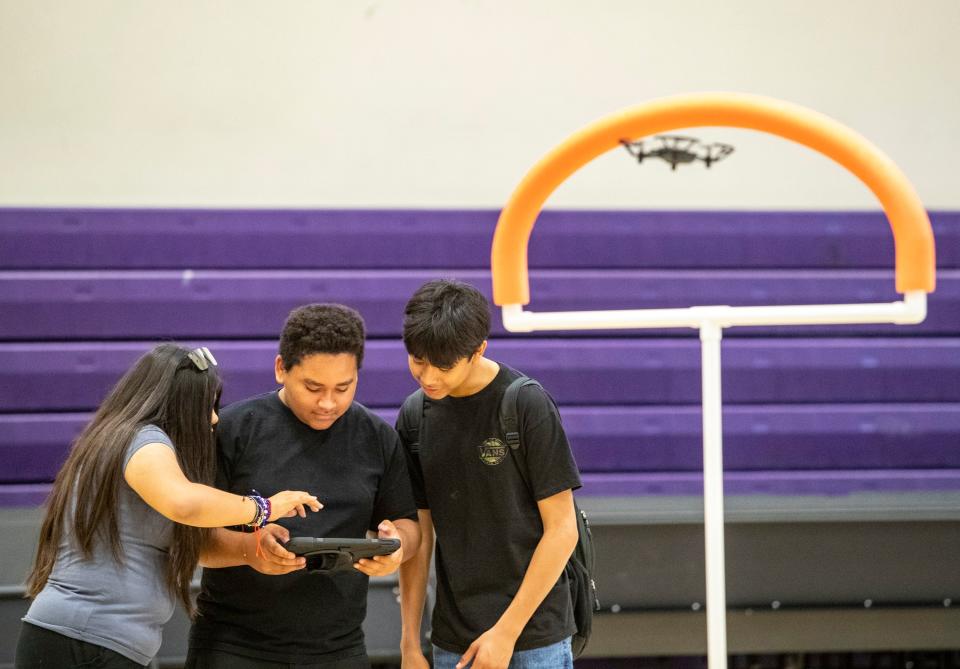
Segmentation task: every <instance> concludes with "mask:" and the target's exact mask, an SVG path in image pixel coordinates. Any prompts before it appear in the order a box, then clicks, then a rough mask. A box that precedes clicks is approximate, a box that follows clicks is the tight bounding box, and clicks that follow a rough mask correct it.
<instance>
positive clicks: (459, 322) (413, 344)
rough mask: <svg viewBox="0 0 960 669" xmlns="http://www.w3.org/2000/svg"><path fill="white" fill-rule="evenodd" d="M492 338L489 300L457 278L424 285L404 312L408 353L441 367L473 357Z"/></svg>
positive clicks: (408, 303)
mask: <svg viewBox="0 0 960 669" xmlns="http://www.w3.org/2000/svg"><path fill="white" fill-rule="evenodd" d="M489 336H490V304H489V302H487V298H485V297H484V296H483V293H481V292H480V291H479V290H477V289H476V288H474V287H473V286H471V285H470V284H469V283H464V282H463V281H458V280H456V279H437V280H435V281H428V282H427V283H425V284H423V285H422V286H420V288H418V289H417V292H415V293H414V294H413V296H412V297H411V298H410V300H409V301H408V302H407V306H406V308H405V309H404V312H403V344H404V346H406V348H407V353H409V354H410V355H412V356H414V357H416V358H421V359H423V360H427V361H429V362H430V364H431V365H436V366H437V367H441V368H443V367H452V366H453V365H455V364H456V363H457V361H458V360H460V359H461V358H469V357H470V356H472V355H473V354H474V353H475V352H476V350H477V349H478V348H479V347H480V345H481V344H483V342H484V341H485V340H486V339H487V338H488V337H489Z"/></svg>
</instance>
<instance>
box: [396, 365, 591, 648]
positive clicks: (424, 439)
mask: <svg viewBox="0 0 960 669" xmlns="http://www.w3.org/2000/svg"><path fill="white" fill-rule="evenodd" d="M519 375H520V374H519V373H518V372H516V371H515V370H512V369H510V368H508V367H506V366H504V365H500V371H499V373H498V374H497V376H496V377H495V378H494V379H493V381H491V382H490V383H489V384H488V385H487V386H486V387H485V388H483V389H482V390H481V391H480V392H478V393H476V394H474V395H470V396H469V397H446V398H444V399H442V400H439V401H434V400H431V399H430V398H428V397H425V398H424V408H423V417H422V420H421V424H420V431H419V441H420V453H419V465H418V462H417V457H416V456H414V455H412V454H411V453H410V451H409V448H406V449H405V450H406V451H407V456H408V463H409V469H410V472H411V478H412V480H413V490H414V497H415V498H416V502H417V507H418V508H421V509H429V510H430V514H431V517H432V519H433V525H434V528H435V532H436V538H437V544H436V572H437V601H436V605H435V606H434V610H433V633H432V641H433V643H435V644H436V645H437V646H439V647H440V648H443V649H444V650H448V651H450V652H454V653H462V652H464V651H465V650H466V649H467V648H468V647H469V645H470V644H471V643H472V642H473V641H474V640H475V639H476V638H477V637H478V636H480V635H481V634H483V633H484V632H485V631H487V630H488V629H490V628H491V627H492V626H493V625H494V624H495V623H496V622H497V620H498V619H499V618H500V616H501V615H502V614H503V612H504V611H505V610H506V608H507V607H508V606H509V604H510V602H511V601H512V600H513V597H514V596H515V595H516V593H517V590H518V589H519V587H520V583H521V582H522V581H523V576H524V574H525V573H526V570H527V567H528V565H529V563H530V558H531V557H532V556H533V551H534V550H535V549H536V547H537V543H538V542H539V541H540V538H541V537H542V536H543V523H542V521H541V518H540V512H539V509H538V508H537V504H536V501H537V500H541V499H545V498H547V497H550V496H551V495H555V494H556V493H558V492H561V491H563V490H570V489H576V488H579V487H580V475H579V473H578V472H577V465H576V463H575V462H574V459H573V454H572V453H571V452H570V445H569V443H568V442H567V437H566V435H565V434H564V431H563V427H562V426H561V424H560V416H559V415H558V414H557V411H556V408H555V407H554V405H553V402H552V400H551V399H550V398H549V397H548V396H547V395H546V393H544V392H543V390H542V389H540V388H538V387H536V386H525V387H523V388H522V389H521V390H520V393H519V396H518V405H519V418H520V430H521V434H522V438H521V446H520V447H521V448H522V449H523V451H524V456H523V457H524V462H525V464H526V471H525V472H524V474H523V475H521V473H520V470H519V469H518V466H519V463H518V460H517V458H516V457H515V456H514V455H513V454H512V453H510V452H509V447H507V446H506V444H504V442H503V434H502V433H501V430H500V424H499V418H498V414H499V409H500V401H501V399H502V398H503V393H504V391H505V390H506V388H507V386H508V385H509V384H510V382H511V381H512V380H513V379H515V378H517V377H518V376H519ZM397 429H398V431H399V432H400V433H401V435H404V434H406V431H405V425H404V423H403V414H402V413H401V415H400V418H399V419H398V424H397ZM404 445H405V446H406V447H408V446H409V444H406V443H405V444H404ZM524 476H525V477H526V480H524ZM575 631H576V624H575V623H574V620H573V610H572V607H571V603H570V592H569V587H568V585H567V581H566V576H565V575H561V577H560V579H559V580H558V581H557V584H556V585H555V586H554V587H553V589H552V590H551V591H550V593H549V594H548V595H547V596H546V598H545V599H544V600H543V603H542V604H541V605H540V606H539V608H537V610H536V612H535V613H534V614H533V616H532V617H531V618H530V621H529V622H528V623H527V625H526V627H524V629H523V632H522V633H521V635H520V637H519V638H518V639H517V643H516V646H515V649H516V650H529V649H531V648H540V647H543V646H547V645H549V644H552V643H556V642H558V641H560V640H562V639H565V638H567V637H568V636H570V635H572V634H573V633H574V632H575Z"/></svg>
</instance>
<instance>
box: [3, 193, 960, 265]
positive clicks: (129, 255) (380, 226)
mask: <svg viewBox="0 0 960 669" xmlns="http://www.w3.org/2000/svg"><path fill="white" fill-rule="evenodd" d="M497 215H498V212H496V211H492V210H419V211H411V210H387V209H378V210H328V211H323V210H320V211H317V210H311V211H306V210H246V211H225V210H149V209H146V210H124V209H119V210H116V209H115V210H96V209H15V208H13V209H2V208H0V267H4V268H8V269H14V268H22V269H44V268H48V269H66V268H90V267H95V268H130V269H133V268H140V269H159V268H183V267H193V268H200V267H205V268H308V269H313V268H318V267H324V268H328V269H336V268H407V269H412V268H443V269H446V268H448V266H449V263H450V253H451V249H456V253H457V258H456V266H457V267H458V268H461V269H466V268H472V269H483V268H486V267H488V266H489V249H490V238H491V235H492V233H493V229H494V226H495V225H496V221H497ZM931 221H932V224H933V228H934V233H935V235H936V237H937V242H938V255H939V258H940V261H941V266H943V267H958V266H960V214H958V213H957V212H933V213H932V214H931ZM892 262H893V238H892V234H891V233H890V228H889V224H888V223H887V221H886V219H885V217H884V215H883V214H882V213H881V212H746V211H739V212H738V211H723V212H717V211H655V212H650V211H648V212H628V211H545V212H543V213H542V214H541V215H540V217H539V219H538V221H537V224H536V226H535V227H534V232H533V236H532V241H531V245H530V264H531V267H564V268H584V267H604V268H616V267H621V268H638V267H644V268H670V269H677V268H696V267H704V268H709V267H713V268H769V267H776V268H784V269H786V268H835V267H846V268H885V267H889V266H891V265H892Z"/></svg>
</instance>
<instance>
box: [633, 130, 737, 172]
mask: <svg viewBox="0 0 960 669" xmlns="http://www.w3.org/2000/svg"><path fill="white" fill-rule="evenodd" d="M651 141H652V144H653V147H652V148H651V149H650V150H648V151H645V150H644V148H643V140H639V141H636V142H628V141H627V140H625V139H621V140H620V143H621V144H623V148H625V149H626V150H627V152H628V153H629V154H630V155H631V156H633V157H634V158H636V159H637V162H638V163H642V162H643V159H644V158H660V159H661V160H664V161H666V162H668V163H670V169H672V170H675V169H677V165H680V164H686V163H692V162H693V161H695V160H700V161H702V162H704V163H705V164H706V166H707V167H710V165H712V164H713V163H715V162H717V161H718V160H723V159H724V158H726V157H727V156H729V155H730V154H731V153H733V147H732V146H730V145H729V144H721V143H720V142H714V143H713V144H701V143H700V140H699V139H696V138H694V137H683V136H681V135H656V136H655V137H654V138H653V140H651Z"/></svg>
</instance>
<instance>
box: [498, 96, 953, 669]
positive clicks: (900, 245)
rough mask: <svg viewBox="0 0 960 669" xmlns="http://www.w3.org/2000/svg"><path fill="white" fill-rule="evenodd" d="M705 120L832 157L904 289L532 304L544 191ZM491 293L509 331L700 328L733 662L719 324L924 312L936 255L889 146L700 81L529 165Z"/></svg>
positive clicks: (710, 575)
mask: <svg viewBox="0 0 960 669" xmlns="http://www.w3.org/2000/svg"><path fill="white" fill-rule="evenodd" d="M700 126H725V127H734V128H745V129H751V130H758V131H761V132H766V133H770V134H773V135H777V136H779V137H783V138H785V139H789V140H792V141H794V142H797V143H799V144H802V145H804V146H807V147H809V148H811V149H813V150H815V151H818V152H820V153H822V154H823V155H825V156H827V157H828V158H831V159H832V160H834V161H835V162H837V163H838V164H840V165H842V166H843V167H845V168H846V169H847V170H848V171H850V172H851V173H853V174H854V175H855V176H856V177H858V178H859V179H860V180H861V181H862V182H863V183H864V184H865V185H866V186H867V187H868V188H869V189H870V190H871V191H873V193H874V195H876V197H877V199H878V200H879V202H880V205H881V206H882V207H883V210H884V212H885V214H886V216H887V219H888V220H889V222H890V227H891V229H892V231H893V237H894V247H895V260H894V264H895V270H896V291H897V292H898V293H900V294H901V295H902V296H903V299H902V300H899V301H896V302H889V303H876V304H819V305H796V306H751V307H733V306H692V307H688V308H677V309H642V308H638V309H625V310H608V311H564V312H548V313H544V312H534V311H525V310H524V308H523V307H524V305H526V304H529V302H530V282H529V276H528V267H527V246H528V244H529V240H530V234H531V232H532V231H533V225H534V223H535V222H536V219H537V216H538V215H539V214H540V211H541V209H542V208H543V205H544V203H545V202H546V200H547V198H548V197H549V196H550V194H551V193H553V191H554V190H556V188H557V187H558V186H559V185H560V184H561V183H563V182H564V181H565V180H566V179H567V178H568V177H570V176H571V175H572V174H573V173H574V172H576V171H577V170H578V169H580V168H581V167H582V166H584V165H585V164H587V163H588V162H590V161H591V160H593V159H594V158H596V157H597V156H599V155H601V154H602V153H604V152H606V151H608V150H610V149H613V148H618V147H619V146H620V145H621V142H622V141H633V140H637V139H639V138H642V137H645V136H647V135H652V134H656V133H661V132H666V131H670V130H676V129H679V128H691V127H700ZM491 269H492V274H493V299H494V302H495V303H496V304H497V305H498V306H500V307H501V308H502V315H503V324H504V327H505V328H506V329H507V330H509V331H511V332H533V331H536V330H601V329H602V330H607V329H623V328H695V329H697V330H699V332H700V340H701V360H702V370H701V373H702V388H703V394H702V401H703V482H704V484H703V487H704V527H705V546H706V589H707V657H708V664H709V666H710V668H711V669H720V668H721V667H726V662H727V660H726V656H727V641H726V587H725V582H724V526H723V522H724V515H723V456H722V454H723V442H722V423H721V407H722V398H721V393H720V387H721V386H720V376H721V369H720V341H721V339H722V336H723V329H724V328H729V327H737V326H757V325H809V324H817V325H827V324H840V323H897V324H912V323H920V322H921V321H923V319H924V318H925V317H926V313H927V293H930V292H933V289H934V283H935V258H934V241H933V232H932V230H931V227H930V220H929V218H928V217H927V212H926V211H925V210H924V208H923V205H922V204H921V202H920V199H919V197H918V196H917V193H916V191H915V190H914V188H913V186H912V185H911V184H910V182H909V181H908V180H907V178H906V177H905V176H904V174H903V173H902V172H901V171H900V169H899V168H898V167H897V166H896V165H895V164H894V163H893V161H891V160H890V158H888V157H887V156H886V155H885V154H884V153H883V152H881V151H880V150H879V149H877V148H876V147H875V146H873V145H872V144H871V143H870V142H868V141H867V140H866V139H865V138H863V137H862V136H861V135H859V134H858V133H856V132H854V131H853V130H851V129H850V128H847V127H846V126H844V125H842V124H840V123H838V122H836V121H834V120H833V119H831V118H829V117H827V116H824V115H823V114H820V113H818V112H815V111H812V110H810V109H806V108H804V107H800V106H798V105H794V104H790V103H787V102H783V101H780V100H775V99H772V98H766V97H761V96H755V95H744V94H734V93H703V94H693V95H680V96H673V97H667V98H661V99H658V100H654V101H652V102H649V103H646V104H642V105H639V106H637V107H633V108H631V109H627V110H624V111H622V112H619V113H617V114H613V115H611V116H608V117H606V118H603V119H600V120H599V121H597V122H595V123H592V124H590V125H588V126H586V127H585V128H583V129H581V130H580V131H578V132H576V133H575V134H573V135H572V136H571V137H569V138H568V139H567V140H566V141H565V142H563V143H562V144H560V145H559V146H558V147H556V148H555V149H554V150H553V151H551V152H550V153H548V154H547V155H546V156H544V157H543V158H542V159H541V160H540V161H539V162H538V163H537V164H536V165H534V166H533V168H532V169H531V170H530V171H529V172H528V173H527V174H526V176H525V177H524V178H523V180H522V181H521V182H520V184H519V185H518V186H517V188H516V189H515V190H514V192H513V194H512V195H511V197H510V199H509V201H508V202H507V204H506V206H505V207H504V209H503V211H502V212H501V214H500V219H499V221H498V223H497V227H496V231H495V232H494V236H493V249H492V253H491Z"/></svg>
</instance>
